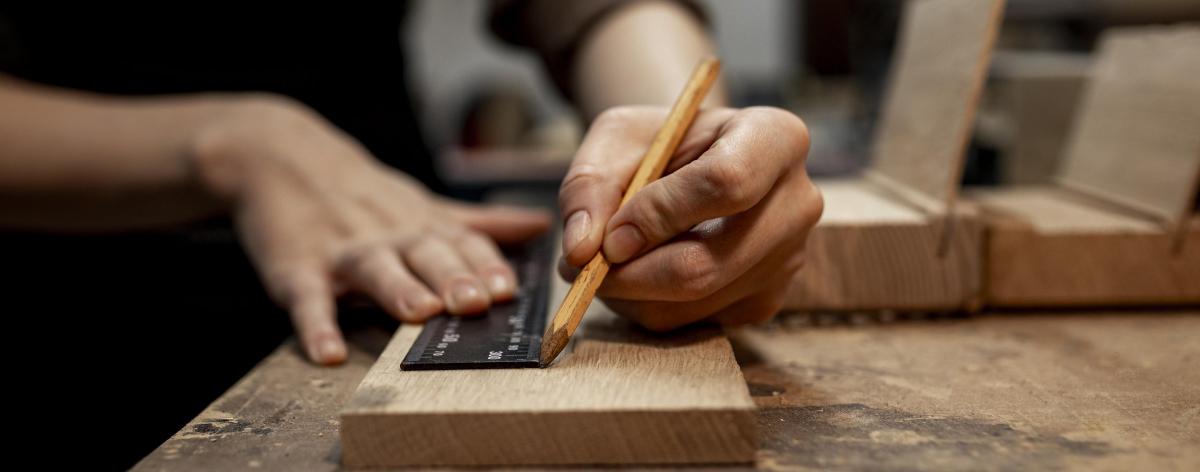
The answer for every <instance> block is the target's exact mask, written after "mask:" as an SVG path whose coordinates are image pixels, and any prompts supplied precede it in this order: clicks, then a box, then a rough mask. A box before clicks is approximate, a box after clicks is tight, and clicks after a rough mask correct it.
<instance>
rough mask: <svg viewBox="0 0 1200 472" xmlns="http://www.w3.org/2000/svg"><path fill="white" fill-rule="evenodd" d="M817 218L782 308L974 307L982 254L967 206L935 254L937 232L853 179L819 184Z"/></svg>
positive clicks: (923, 217)
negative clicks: (945, 244)
mask: <svg viewBox="0 0 1200 472" xmlns="http://www.w3.org/2000/svg"><path fill="white" fill-rule="evenodd" d="M818 185H820V187H821V192H822V193H823V194H824V197H825V214H824V215H823V216H822V218H821V221H820V223H818V224H817V226H816V227H815V228H814V229H813V231H812V233H811V234H810V235H809V238H808V244H807V246H806V255H807V258H806V261H805V265H804V269H802V270H801V271H800V272H799V273H797V274H796V277H795V278H794V279H793V280H792V284H791V286H790V287H789V288H788V294H787V298H786V300H785V303H784V308H785V309H786V310H798V311H811V310H835V311H845V310H868V309H891V310H943V311H944V310H955V309H970V308H974V307H975V306H976V305H977V304H978V303H977V298H978V295H979V293H980V286H981V281H980V276H981V274H982V267H981V264H980V260H981V258H980V255H981V254H982V251H983V247H982V246H983V245H982V231H981V226H980V223H979V220H978V218H977V216H976V214H975V212H974V211H973V209H972V207H971V206H969V205H959V206H958V208H956V209H955V210H954V213H952V214H951V215H950V217H951V218H953V219H954V221H955V224H956V225H957V227H956V228H955V230H954V231H953V232H952V233H951V239H950V242H949V245H948V248H947V250H946V251H945V253H944V254H942V255H939V254H938V252H939V249H940V247H939V246H940V245H941V241H942V240H941V235H942V232H943V231H942V226H941V225H940V224H938V220H936V219H933V218H930V217H929V215H927V214H925V213H924V212H922V211H920V210H918V209H916V208H913V207H910V206H908V205H905V204H904V203H902V202H903V200H902V199H899V198H896V196H894V195H890V194H888V193H887V192H886V190H885V189H882V188H879V187H877V186H875V185H873V184H872V183H871V182H866V181H861V180H842V181H824V182H819V183H818Z"/></svg>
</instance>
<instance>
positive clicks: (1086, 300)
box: [972, 188, 1200, 307]
mask: <svg viewBox="0 0 1200 472" xmlns="http://www.w3.org/2000/svg"><path fill="white" fill-rule="evenodd" d="M972 196H973V198H975V199H976V200H977V201H978V202H979V203H980V205H981V206H982V207H983V209H984V212H985V213H986V215H987V216H988V229H987V239H988V243H987V255H986V256H985V257H986V260H987V261H988V262H987V273H986V275H985V276H984V279H985V280H986V281H987V284H986V289H985V292H986V293H985V297H986V301H987V303H988V304H989V305H993V306H1006V307H1038V306H1089V305H1149V304H1195V303H1200V217H1193V220H1192V222H1191V225H1190V228H1189V229H1187V230H1186V231H1185V233H1184V234H1185V238H1186V240H1185V241H1184V244H1183V245H1182V247H1181V248H1180V249H1178V250H1177V249H1176V245H1175V244H1174V243H1175V234H1174V233H1172V232H1168V231H1166V230H1164V229H1163V228H1162V225H1161V224H1160V223H1158V222H1156V221H1153V220H1152V219H1149V218H1147V217H1145V216H1141V215H1136V214H1131V213H1128V212H1122V211H1120V210H1119V209H1117V208H1114V207H1112V206H1109V205H1105V204H1104V203H1103V202H1101V201H1096V200H1094V199H1090V198H1087V197H1084V196H1082V195H1078V194H1075V193H1073V192H1071V191H1068V190H1065V189H1056V188H1019V189H1007V190H998V191H992V192H980V193H975V194H972Z"/></svg>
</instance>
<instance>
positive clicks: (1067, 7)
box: [405, 0, 1200, 196]
mask: <svg viewBox="0 0 1200 472" xmlns="http://www.w3.org/2000/svg"><path fill="white" fill-rule="evenodd" d="M699 3H700V4H701V5H703V6H704V7H705V8H706V9H707V11H708V15H709V21H710V23H711V27H712V28H713V31H714V33H715V35H716V38H717V43H718V48H719V50H720V55H721V59H722V61H723V62H724V70H723V75H724V78H725V80H726V84H727V86H728V88H729V90H730V96H731V98H732V101H733V104H734V105H735V106H747V105H771V106H778V107H782V108H787V109H789V110H792V111H793V112H795V113H796V114H798V115H799V116H801V117H802V118H804V119H805V121H806V122H807V123H808V125H809V127H810V129H811V131H812V135H813V137H814V139H813V149H812V152H811V154H810V157H809V167H810V172H811V173H812V174H814V175H816V176H822V177H828V176H839V175H849V174H853V173H855V172H856V171H858V170H859V169H861V168H862V167H863V166H864V165H865V164H866V163H867V162H868V160H869V156H870V152H871V149H870V143H871V141H872V139H871V136H872V125H873V124H874V121H875V116H876V111H877V109H878V107H879V102H880V99H881V96H882V93H883V86H884V84H885V83H886V77H887V72H888V66H889V59H890V55H891V51H892V49H893V47H894V39H895V35H896V29H897V24H898V22H899V20H900V14H901V11H902V9H903V4H904V2H902V1H898V0H897V1H887V0H744V1H721V0H701V1H700V2H699ZM486 10H487V5H486V3H485V2H479V1H474V0H451V1H428V0H426V1H421V2H417V3H416V4H415V5H414V10H413V11H412V12H411V13H412V14H411V15H410V18H409V21H410V23H409V28H408V30H407V33H406V34H407V35H408V37H407V38H406V39H407V41H406V42H405V43H406V48H407V49H408V51H407V53H408V55H409V57H410V58H412V60H413V65H412V68H411V69H410V74H411V86H412V87H413V92H414V95H415V96H416V97H417V99H418V100H419V103H418V107H419V110H420V113H421V116H422V122H423V123H422V124H423V126H424V127H425V129H424V131H425V134H426V137H427V139H428V142H429V143H430V145H431V147H432V148H433V149H435V150H436V154H437V160H438V169H439V174H440V175H441V176H442V177H443V178H444V179H446V180H447V181H448V182H449V183H450V184H451V186H452V188H454V189H456V192H458V193H460V196H470V195H469V194H471V193H473V190H477V189H482V188H487V187H489V186H491V185H493V184H497V183H515V182H520V183H531V182H533V183H536V182H542V183H545V184H547V185H550V186H552V185H553V183H554V182H555V181H556V179H557V178H558V177H559V176H561V174H562V172H564V170H565V166H566V162H567V160H568V159H569V158H570V157H571V152H572V150H573V149H574V146H575V145H576V144H578V141H579V139H580V138H581V137H582V135H583V132H584V124H583V123H582V122H581V121H580V120H579V119H578V117H576V116H575V115H574V114H573V113H572V111H571V110H570V109H569V108H568V107H567V105H566V104H565V103H564V102H563V101H562V100H561V98H560V97H559V96H558V95H557V93H556V90H555V88H554V87H553V86H552V84H551V83H550V82H549V81H548V80H547V78H546V77H545V76H544V75H543V74H542V72H541V71H540V65H539V63H538V61H537V59H536V58H535V57H534V56H533V55H532V54H530V53H527V52H525V51H520V50H516V49H513V48H509V47H506V46H505V45H503V44H500V43H498V42H497V41H496V40H495V39H494V38H493V37H492V36H491V34H490V32H489V31H488V30H487V27H486V24H485V20H484V15H485V14H486ZM1190 21H1200V1H1196V0H1091V1H1089V0H1055V1H1046V0H1009V1H1008V2H1007V8H1006V12H1005V22H1004V26H1003V28H1002V30H1001V32H1000V37H999V40H998V44H997V49H996V51H995V53H994V55H993V63H992V68H991V74H990V78H989V81H988V86H987V89H986V91H985V96H984V98H983V101H982V104H981V109H980V112H979V114H978V120H977V124H976V132H975V134H974V138H973V140H972V143H971V146H970V149H969V150H968V164H967V167H966V170H965V172H964V176H963V179H964V181H965V183H967V184H982V185H988V184H997V183H1040V182H1046V181H1048V180H1049V179H1050V177H1051V176H1052V175H1053V173H1054V170H1055V168H1056V164H1057V159H1058V157H1059V154H1061V152H1060V151H1061V150H1062V144H1063V142H1064V141H1065V139H1066V136H1067V134H1068V132H1069V130H1070V125H1071V120H1072V117H1073V112H1074V110H1075V107H1076V105H1077V102H1076V101H1077V99H1078V97H1079V93H1080V91H1081V89H1082V87H1083V85H1084V84H1085V83H1086V80H1087V75H1088V68H1089V65H1090V56H1091V53H1092V51H1093V50H1094V48H1095V47H1096V45H1097V41H1098V39H1099V37H1100V35H1101V33H1102V32H1103V31H1104V30H1105V29H1106V28H1110V27H1114V26H1125V25H1135V24H1154V23H1176V22H1190Z"/></svg>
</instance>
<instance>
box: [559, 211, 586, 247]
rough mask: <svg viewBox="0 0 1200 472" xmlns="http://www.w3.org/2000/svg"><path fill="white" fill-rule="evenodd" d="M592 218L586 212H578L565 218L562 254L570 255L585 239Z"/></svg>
mask: <svg viewBox="0 0 1200 472" xmlns="http://www.w3.org/2000/svg"><path fill="white" fill-rule="evenodd" d="M591 224H592V217H591V215H589V214H588V212H587V210H579V211H576V212H575V213H572V214H571V217H570V218H567V227H566V229H564V230H563V243H564V245H563V252H565V253H570V252H571V251H573V250H574V249H575V248H576V247H577V246H579V243H581V242H583V240H584V239H587V235H588V232H589V230H590V226H591Z"/></svg>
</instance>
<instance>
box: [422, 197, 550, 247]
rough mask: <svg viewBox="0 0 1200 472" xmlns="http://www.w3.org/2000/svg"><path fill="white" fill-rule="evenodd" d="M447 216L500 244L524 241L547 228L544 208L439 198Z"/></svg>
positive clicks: (547, 217) (548, 216) (547, 215)
mask: <svg viewBox="0 0 1200 472" xmlns="http://www.w3.org/2000/svg"><path fill="white" fill-rule="evenodd" d="M442 203H443V207H444V208H445V209H446V210H447V211H449V212H450V216H451V217H453V218H455V219H456V220H458V221H459V222H461V223H462V224H464V225H466V226H467V227H469V228H471V229H474V230H476V231H479V232H481V233H483V234H486V235H488V236H490V237H491V238H492V239H494V240H495V241H496V242H498V243H500V244H516V243H522V242H525V241H528V240H530V239H533V238H534V237H536V236H538V235H540V234H542V233H544V232H546V229H547V228H549V227H550V213H549V212H546V211H544V210H538V209H530V208H521V207H515V206H503V205H472V204H468V203H460V202H454V201H449V200H446V201H443V202H442Z"/></svg>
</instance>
